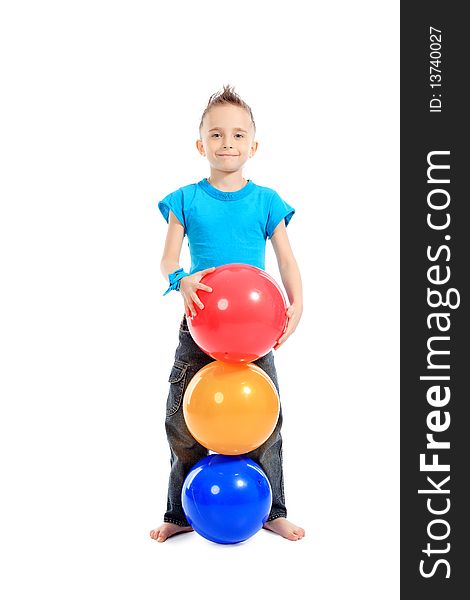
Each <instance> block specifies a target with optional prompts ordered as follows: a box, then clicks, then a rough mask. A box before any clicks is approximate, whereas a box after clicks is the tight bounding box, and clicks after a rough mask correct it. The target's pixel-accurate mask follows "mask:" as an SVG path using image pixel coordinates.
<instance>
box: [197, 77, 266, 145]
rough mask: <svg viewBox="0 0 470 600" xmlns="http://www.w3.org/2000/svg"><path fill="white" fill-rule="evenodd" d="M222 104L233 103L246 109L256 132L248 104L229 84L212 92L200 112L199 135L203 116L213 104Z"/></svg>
mask: <svg viewBox="0 0 470 600" xmlns="http://www.w3.org/2000/svg"><path fill="white" fill-rule="evenodd" d="M222 104H233V105H234V106H239V107H240V108H243V109H244V110H246V111H247V113H248V114H249V115H250V119H251V122H252V124H253V129H254V131H255V132H256V125H255V120H254V119H253V113H252V112H251V108H250V107H249V106H248V104H247V103H246V102H244V101H243V100H242V99H241V98H240V96H239V95H238V94H237V93H235V88H234V87H233V86H230V85H224V89H223V90H222V91H221V92H216V93H215V94H212V96H211V97H210V98H209V102H208V103H207V106H206V109H205V110H204V112H203V113H202V117H201V122H200V124H199V135H201V129H202V122H203V121H204V117H205V116H206V115H207V113H208V112H209V111H210V109H211V108H212V107H213V106H220V105H222Z"/></svg>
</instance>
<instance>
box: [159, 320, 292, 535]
mask: <svg viewBox="0 0 470 600" xmlns="http://www.w3.org/2000/svg"><path fill="white" fill-rule="evenodd" d="M213 360H214V359H213V358H211V357H210V356H208V355H207V354H206V353H205V352H203V351H202V350H201V349H200V348H199V346H197V345H196V343H195V342H194V340H193V338H192V336H191V334H190V332H189V329H188V324H187V321H186V316H185V317H183V320H182V321H181V324H180V330H179V344H178V347H177V349H176V352H175V361H174V364H173V367H172V369H171V373H170V378H169V383H170V391H169V394H168V399H167V404H166V419H165V428H166V434H167V438H168V443H169V445H170V453H171V454H170V465H171V470H170V478H169V482H168V499H167V510H166V513H165V516H164V518H163V520H164V522H165V523H175V524H176V525H180V526H182V527H185V526H187V525H188V521H187V520H186V517H185V515H184V512H183V508H182V506H181V490H182V487H183V484H184V480H185V479H186V476H187V474H188V473H189V471H190V469H191V468H192V467H193V465H194V464H195V463H197V461H198V460H200V459H201V458H203V457H204V456H207V454H208V450H207V449H206V448H204V446H202V445H201V444H199V442H197V441H196V440H195V439H194V438H193V436H192V435H191V433H190V432H189V430H188V428H187V426H186V422H185V420H184V416H183V406H182V404H183V402H182V400H183V396H184V392H185V390H186V388H187V386H188V384H189V382H190V381H191V379H192V378H193V377H194V375H195V374H196V373H197V372H198V371H199V369H202V367H204V366H205V365H207V364H208V363H210V362H212V361H213ZM253 364H255V365H258V366H259V367H260V368H261V369H263V370H264V371H265V372H266V373H267V374H268V375H269V377H270V378H271V379H272V381H273V383H274V385H275V386H276V389H277V391H278V393H279V385H278V381H277V374H276V368H275V366H274V356H273V352H272V351H271V352H269V353H268V354H266V356H262V357H261V358H259V359H258V360H255V361H253ZM281 426H282V410H280V412H279V418H278V421H277V424H276V427H275V429H274V431H273V433H272V434H271V435H270V436H269V438H268V439H267V440H266V441H265V442H264V444H262V445H261V446H260V447H259V448H257V449H256V450H253V451H251V452H248V453H247V454H244V455H243V456H246V457H248V458H251V459H252V460H254V461H255V462H256V463H258V464H259V465H260V466H261V468H262V469H263V471H264V472H265V474H266V476H267V478H268V479H269V483H270V484H271V489H272V494H273V499H272V506H271V511H270V513H269V516H268V519H267V520H268V521H272V520H273V519H277V518H278V517H286V516H287V511H286V507H285V498H284V479H283V473H282V438H281V433H280V430H281Z"/></svg>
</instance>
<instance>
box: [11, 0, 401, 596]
mask: <svg viewBox="0 0 470 600" xmlns="http://www.w3.org/2000/svg"><path fill="white" fill-rule="evenodd" d="M0 17H1V18H0V46H1V48H0V50H1V52H0V55H1V61H2V63H1V80H2V87H3V92H2V97H1V100H0V101H1V103H2V107H1V114H0V118H1V134H0V137H1V140H0V144H1V156H0V158H1V170H2V176H1V222H0V227H1V231H0V244H1V284H2V292H1V303H2V310H1V319H2V323H1V357H0V359H1V370H2V383H1V385H2V390H1V392H2V399H1V419H0V421H1V423H0V428H1V429H0V444H1V448H0V450H1V457H2V458H1V485H2V490H3V492H2V497H1V503H2V509H1V516H0V519H1V523H0V526H1V530H0V544H1V545H2V549H3V556H2V559H1V564H0V568H1V571H2V578H1V582H0V592H1V593H2V597H4V598H8V600H14V599H17V598H21V599H23V598H37V597H47V598H49V599H51V600H52V599H56V598H60V599H63V598H67V599H68V600H72V599H74V598H80V599H83V598H91V599H95V598H96V599H100V600H101V599H102V598H116V599H118V598H126V599H129V598H135V599H138V600H144V599H147V598H160V597H162V594H163V593H165V594H166V595H167V596H168V597H173V598H183V597H189V598H192V599H194V600H198V599H202V598H204V599H205V598H215V597H221V598H222V597H223V598H225V599H227V600H231V599H232V598H233V599H235V598H237V599H240V598H244V599H245V600H251V599H252V598H256V597H258V596H260V595H263V596H264V597H269V596H271V597H274V596H275V597H284V596H298V597H301V598H307V597H308V598H317V599H319V600H329V599H334V600H343V598H358V599H361V600H366V599H373V600H376V599H377V598H380V599H381V600H388V599H395V598H398V596H399V592H398V578H399V552H398V542H399V537H398V536H399V530H398V526H399V520H398V518H399V487H398V460H399V450H398V442H399V434H398V422H399V398H398V317H399V315H398V298H399V285H398V259H399V253H398V241H399V230H398V218H399V196H398V178H399V154H398V142H399V138H398V125H399V114H398V98H399V87H398V84H399V80H398V77H399V74H398V60H399V50H398V41H399V37H398V36H399V32H398V23H399V3H398V2H391V1H388V2H380V3H377V2H372V1H368V2H366V1H357V2H348V1H345V0H343V1H337V2H316V1H315V2H313V1H310V2H307V1H305V2H300V1H291V2H276V1H273V0H271V1H269V2H267V1H257V2H248V1H245V0H238V1H237V2H236V3H233V2H220V1H211V0H202V1H199V2H189V1H180V2H178V3H174V4H171V5H170V3H163V2H143V1H136V0H134V1H133V2H130V1H129V2H104V1H100V0H94V1H93V2H88V1H83V0H82V1H81V2H63V1H62V2H59V1H57V2H51V1H44V2H21V1H19V2H9V3H8V2H7V3H3V4H2V9H1V14H0ZM224 83H229V84H231V85H234V86H235V90H236V91H237V92H238V93H239V94H240V95H241V96H242V98H243V99H245V101H246V102H247V103H248V104H249V105H250V106H251V108H252V110H253V113H254V118H255V121H256V124H257V139H258V141H259V150H258V153H257V155H256V156H255V157H254V158H253V159H252V160H251V161H250V162H249V163H248V164H247V166H246V170H245V173H244V174H245V176H246V177H247V178H251V179H253V180H254V181H255V183H258V184H260V185H266V186H268V187H272V188H274V189H276V190H277V191H278V193H279V194H280V195H281V197H283V198H284V199H285V200H286V201H287V202H289V203H290V204H292V205H293V206H294V207H295V208H296V210H297V213H296V215H295V216H294V218H293V219H292V222H291V224H290V225H289V228H288V233H289V237H290V240H291V243H292V246H293V249H294V252H295V255H296V257H297V260H298V262H299V265H300V268H301V272H302V277H303V282H304V288H305V300H304V301H305V309H304V316H303V318H302V321H301V324H300V326H299V328H298V330H297V331H296V332H295V334H294V335H293V336H292V337H291V338H290V340H289V341H288V342H287V343H286V344H285V345H284V346H283V348H281V349H280V350H279V351H278V352H277V353H276V363H277V369H278V374H279V382H280V387H281V399H282V403H283V411H284V417H285V422H284V429H283V433H284V461H285V485H286V498H287V504H288V510H289V518H291V519H292V520H293V521H294V522H295V523H298V524H299V525H301V526H303V527H304V528H305V529H306V532H307V535H306V537H305V538H304V539H303V540H302V541H299V542H295V543H294V542H288V541H286V540H283V539H281V538H279V537H277V536H275V535H274V534H271V533H269V532H267V531H260V532H259V533H258V534H256V535H255V536H254V537H253V538H251V539H250V540H248V541H247V542H246V543H244V544H241V545H238V546H220V545H216V544H212V543H210V542H207V541H206V540H204V539H203V538H201V537H199V536H198V535H197V534H196V533H191V534H188V535H184V536H178V537H176V538H173V539H172V540H170V541H168V542H167V543H165V544H158V543H156V542H155V541H153V540H151V539H150V537H149V530H150V529H151V528H153V527H155V526H157V525H158V524H160V522H161V519H162V515H163V511H164V509H165V501H166V485H167V477H168V471H169V451H168V448H167V442H166V438H165V433H164V409H165V402H166V396H167V391H168V383H167V380H168V375H169V371H170V368H171V364H172V360H173V355H174V351H175V348H176V344H177V328H178V323H179V319H180V316H181V314H182V303H181V299H180V297H179V296H178V295H177V294H171V295H169V296H166V297H165V298H163V297H162V293H163V291H164V290H165V289H166V287H167V284H166V282H165V280H164V279H163V277H162V275H161V274H160V271H159V263H160V258H161V253H162V250H163V242H164V237H165V233H166V224H165V222H164V220H163V218H162V216H161V215H160V213H159V211H158V209H157V203H158V201H159V200H160V199H161V198H162V197H163V196H165V195H166V194H168V193H169V192H171V191H173V190H175V189H176V188H178V187H180V186H182V185H187V184H189V183H193V182H195V181H198V180H199V179H201V178H202V177H205V176H208V175H209V168H208V163H207V162H206V160H205V159H203V158H201V157H200V156H199V154H198V153H197V151H196V148H195V141H196V139H197V135H198V125H199V120H200V117H201V114H202V111H203V110H204V108H205V106H206V104H207V101H208V99H209V97H210V95H211V94H213V93H214V92H216V91H217V90H219V89H221V88H222V86H223V84H224ZM185 256H187V252H186V253H185ZM183 264H184V266H185V267H189V263H188V261H187V260H186V259H184V260H183ZM267 270H268V272H270V273H271V274H272V275H273V276H274V277H275V278H276V279H277V280H278V281H280V277H279V272H278V270H277V265H276V261H275V257H274V253H273V250H272V247H271V244H270V243H269V244H268V247H267Z"/></svg>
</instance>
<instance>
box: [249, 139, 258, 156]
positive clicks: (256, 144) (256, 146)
mask: <svg viewBox="0 0 470 600" xmlns="http://www.w3.org/2000/svg"><path fill="white" fill-rule="evenodd" d="M257 150H258V142H253V143H252V144H251V150H250V158H251V157H252V156H254V155H255V154H256V151H257Z"/></svg>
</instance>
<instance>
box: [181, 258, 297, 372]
mask: <svg viewBox="0 0 470 600" xmlns="http://www.w3.org/2000/svg"><path fill="white" fill-rule="evenodd" d="M201 283H204V284H205V285H208V286H209V287H210V288H212V292H206V291H204V290H199V291H198V296H199V298H200V299H201V302H202V303H203V304H204V308H203V309H199V308H198V307H197V306H196V305H194V308H195V309H196V316H194V317H188V327H189V331H190V332H191V335H192V336H193V339H194V341H195V342H196V344H197V345H198V346H199V347H200V348H201V350H203V351H204V352H206V353H207V354H209V356H212V358H215V359H217V360H222V361H224V362H229V363H248V362H251V361H253V360H256V359H257V358H260V357H261V356H264V355H265V354H267V353H268V352H269V351H270V350H271V348H272V347H273V346H274V345H275V344H276V342H277V341H278V339H279V338H280V337H281V335H282V334H283V333H284V331H285V328H286V324H287V317H286V310H287V304H286V301H285V299H284V295H283V293H282V291H281V289H280V287H279V286H278V284H277V283H276V282H275V281H274V279H273V278H272V277H271V276H270V275H268V274H267V273H266V271H263V270H262V269H258V267H253V266H251V265H245V264H241V263H234V264H228V265H223V266H221V267H217V268H216V269H215V271H213V272H212V273H208V274H207V275H205V276H204V277H203V278H202V280H201Z"/></svg>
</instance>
